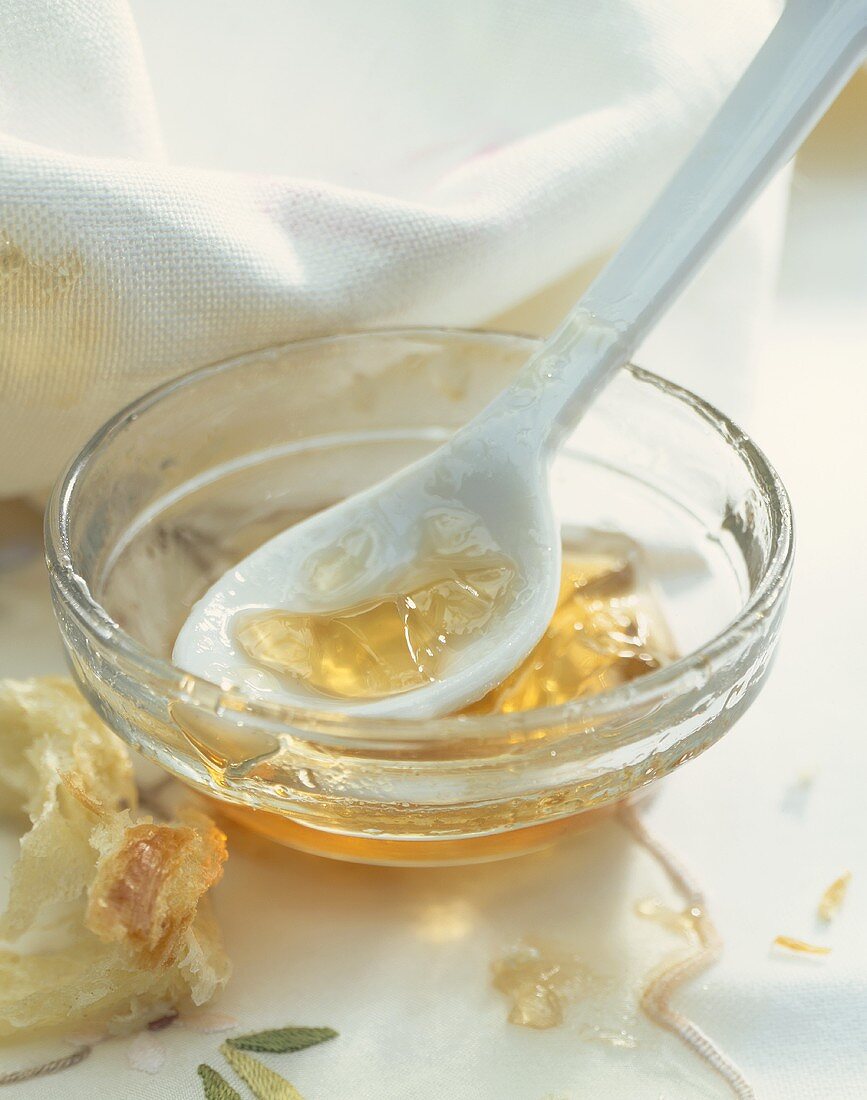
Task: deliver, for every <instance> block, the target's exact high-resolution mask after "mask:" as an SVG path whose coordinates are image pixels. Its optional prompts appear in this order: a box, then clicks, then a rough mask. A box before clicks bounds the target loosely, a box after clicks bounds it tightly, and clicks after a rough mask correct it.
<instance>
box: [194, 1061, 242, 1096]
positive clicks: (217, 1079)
mask: <svg viewBox="0 0 867 1100" xmlns="http://www.w3.org/2000/svg"><path fill="white" fill-rule="evenodd" d="M198 1074H199V1077H201V1079H202V1087H203V1088H204V1090H205V1100H241V1094H240V1092H236V1091H235V1089H233V1088H232V1086H231V1085H230V1084H229V1082H228V1081H227V1080H226V1078H225V1077H221V1076H220V1074H219V1073H217V1071H216V1070H215V1069H211V1067H210V1066H208V1065H205V1063H204V1062H203V1063H202V1065H200V1066H199V1069H198Z"/></svg>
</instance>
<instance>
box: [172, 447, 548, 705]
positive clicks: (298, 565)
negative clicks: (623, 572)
mask: <svg viewBox="0 0 867 1100" xmlns="http://www.w3.org/2000/svg"><path fill="white" fill-rule="evenodd" d="M546 475H547V471H546V469H544V468H543V466H542V465H541V462H540V457H539V455H538V453H537V451H535V450H534V449H532V448H530V447H529V446H527V445H525V446H521V445H520V444H517V445H515V446H511V447H510V446H504V445H502V440H501V436H500V435H499V434H498V433H496V432H491V433H490V434H489V436H488V438H483V437H480V436H479V434H477V433H467V432H461V433H459V434H458V435H457V436H455V438H454V439H453V440H452V441H451V442H449V443H447V444H446V445H445V446H443V447H440V448H439V449H438V450H436V451H434V452H433V454H431V455H429V456H427V457H426V458H423V459H421V460H420V461H418V462H416V463H414V464H413V465H411V466H409V467H407V468H406V469H404V470H401V471H399V472H398V473H397V474H395V475H393V476H392V477H390V478H389V479H388V480H386V481H383V482H380V483H379V484H377V485H375V486H373V487H372V488H370V489H368V490H367V491H366V492H363V493H359V494H356V495H355V496H352V497H350V498H348V499H347V500H345V501H342V502H341V503H339V504H336V505H334V506H332V507H330V508H327V509H325V510H324V511H322V512H319V513H318V514H316V515H314V516H311V517H310V518H309V519H307V520H305V521H304V522H302V523H300V524H297V525H296V526H294V527H290V528H288V529H287V530H285V531H283V532H281V533H280V534H278V535H276V536H275V537H274V538H272V539H271V540H270V541H268V542H266V543H265V544H264V545H263V546H261V547H259V549H258V550H256V551H254V552H253V553H252V554H250V555H249V556H248V557H247V558H245V559H244V560H243V561H242V562H241V563H240V564H239V565H238V566H237V567H235V568H234V569H232V570H230V571H229V572H228V573H226V574H225V575H224V576H223V577H221V578H220V579H219V580H218V581H217V583H216V584H214V585H213V586H212V587H211V588H210V589H209V591H208V592H207V593H206V594H205V595H204V596H203V597H202V599H201V600H199V601H198V603H197V604H196V605H195V607H194V608H193V609H192V611H191V613H190V615H189V617H188V618H187V620H186V622H185V623H184V626H183V627H182V629H181V631H180V633H179V635H178V638H177V641H176V643H175V649H174V660H175V661H176V663H177V664H178V665H180V666H181V667H182V668H185V669H187V670H188V671H190V672H195V673H197V674H199V675H202V676H204V677H205V678H206V679H209V680H211V681H213V682H216V683H220V682H226V683H228V684H238V683H239V682H240V684H241V685H242V686H247V687H250V688H253V689H255V681H256V676H255V671H256V670H250V669H249V665H250V658H249V657H248V656H246V655H245V654H244V653H243V651H242V650H241V647H240V645H239V642H238V638H237V630H236V624H237V623H239V622H243V621H244V620H245V618H248V617H249V616H250V615H251V614H255V613H256V612H257V611H267V610H268V609H270V608H274V607H277V608H285V609H291V610H292V611H293V612H294V613H296V614H304V613H312V614H318V615H321V614H323V613H328V612H338V611H341V610H342V609H345V608H351V607H353V606H358V605H362V606H363V604H364V601H365V599H368V598H369V596H370V593H371V592H373V593H378V594H381V593H393V592H400V590H401V589H402V588H404V589H405V588H407V587H408V586H407V584H406V578H407V577H408V576H410V575H411V574H412V573H413V571H416V572H417V571H418V568H419V563H421V564H422V565H423V566H424V567H425V568H426V569H427V571H428V572H429V573H430V575H431V576H432V577H433V578H435V579H436V578H439V577H442V576H443V575H444V574H445V573H447V572H450V573H452V574H454V568H453V562H454V561H455V559H458V560H459V561H460V562H462V563H463V565H464V566H465V567H467V568H471V567H472V566H473V564H474V563H480V564H481V565H483V566H487V567H488V568H491V564H492V563H493V562H495V561H496V562H499V563H503V565H502V567H503V568H504V570H507V571H508V573H509V576H508V585H507V587H508V591H507V592H505V591H504V592H502V593H501V594H500V595H501V596H503V597H504V598H501V599H498V600H495V601H494V602H493V603H492V604H491V606H490V607H489V608H487V611H488V612H489V615H488V617H487V618H486V620H485V624H484V629H475V630H472V631H471V632H470V633H469V634H468V635H465V636H463V637H460V638H456V639H455V642H456V643H457V645H458V647H459V648H458V651H457V652H456V654H449V655H448V656H449V658H450V665H451V666H453V671H452V667H449V666H448V665H447V672H446V674H445V675H443V676H442V677H439V678H437V679H433V680H431V681H430V682H429V683H426V684H424V686H421V687H417V688H415V689H411V690H407V691H403V692H400V693H397V694H393V695H389V696H386V697H384V698H372V699H360V700H353V699H350V700H347V699H340V698H334V699H330V700H329V705H330V706H331V708H332V709H334V710H336V711H340V712H343V713H364V714H368V715H386V714H387V715H392V716H403V715H406V716H411V715H417V716H419V717H428V716H433V715H437V714H445V713H449V712H450V711H455V710H458V709H460V708H461V707H463V706H464V705H466V704H467V703H470V702H472V701H473V700H475V699H477V698H478V697H479V696H480V695H483V694H484V693H485V692H487V691H488V690H490V689H491V688H493V687H494V686H496V685H497V684H498V683H500V682H501V681H502V680H503V679H504V678H505V677H506V676H507V675H508V674H509V672H511V670H512V669H513V668H514V667H515V665H517V664H518V663H519V662H520V661H521V660H523V658H524V657H525V656H526V655H527V654H528V653H529V652H530V650H531V649H532V648H533V646H534V645H535V644H536V642H537V641H538V639H539V637H540V635H541V634H542V632H543V631H544V629H545V627H546V626H547V624H548V622H549V620H550V618H551V615H552V614H553V611H554V607H555V604H556V600H557V593H558V590H559V584H560V557H561V553H560V531H559V524H558V523H557V521H556V519H555V516H554V511H553V508H552V505H551V501H550V497H549V495H548V493H547V492H546V491H540V485H542V486H544V485H545V479H546ZM469 576H470V577H472V573H470V574H469ZM461 583H462V585H463V588H464V590H466V588H467V585H468V582H467V581H466V579H464V580H462V581H461ZM469 583H471V581H470V582H469ZM239 670H240V671H239ZM251 671H252V672H253V674H254V675H253V676H252V677H251V676H250V673H251ZM269 686H270V687H271V689H272V690H271V693H270V694H271V697H275V696H276V697H279V698H281V699H282V700H283V701H286V702H291V703H295V704H297V705H301V706H305V705H310V704H311V701H315V696H313V697H312V696H311V692H310V691H306V690H305V689H304V685H303V684H301V683H300V681H299V686H298V688H297V690H293V687H292V681H291V680H289V678H288V677H284V678H281V680H280V681H279V683H278V684H277V686H276V688H275V684H274V682H273V681H269Z"/></svg>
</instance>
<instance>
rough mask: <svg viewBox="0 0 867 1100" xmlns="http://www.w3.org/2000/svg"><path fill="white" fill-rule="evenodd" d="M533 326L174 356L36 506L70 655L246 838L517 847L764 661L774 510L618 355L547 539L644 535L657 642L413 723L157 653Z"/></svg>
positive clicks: (646, 769) (584, 818) (701, 736)
mask: <svg viewBox="0 0 867 1100" xmlns="http://www.w3.org/2000/svg"><path fill="white" fill-rule="evenodd" d="M536 343H537V342H536V341H534V340H533V339H530V338H526V337H521V336H515V335H501V334H494V333H482V332H469V331H446V330H425V329H417V330H415V329H414V330H399V331H387V332H370V333H357V334H347V335H341V336H333V337H327V338H322V339H313V340H305V341H300V342H297V343H292V344H287V345H285V346H282V347H277V348H271V349H268V350H265V351H260V352H255V353H253V354H250V355H246V356H243V357H241V358H238V359H234V360H232V361H231V362H226V363H221V364H218V365H216V366H212V367H207V368H204V369H201V370H196V371H194V372H192V373H190V374H187V375H185V376H183V377H181V378H179V379H177V380H176V381H174V382H171V383H169V384H168V385H165V386H162V387H160V388H159V389H157V390H154V391H153V392H151V393H149V394H147V395H146V396H144V397H142V398H141V399H139V400H138V401H136V402H135V403H134V404H133V405H131V406H130V407H129V408H127V409H126V410H125V411H123V412H121V413H119V414H118V415H117V416H116V417H114V419H113V420H111V421H109V423H107V424H106V425H105V426H104V427H103V428H102V429H101V430H100V431H99V432H98V433H97V435H96V436H94V438H93V439H92V440H91V441H90V442H89V443H88V444H87V446H86V447H85V448H84V450H83V451H82V452H81V454H79V455H78V457H77V458H76V459H75V460H74V461H73V462H72V464H71V466H70V468H69V470H68V471H67V473H66V474H65V476H64V477H63V478H62V479H61V481H60V482H59V484H58V486H57V487H56V489H55V492H54V494H53V497H52V500H51V503H50V505H49V509H48V513H47V518H46V530H47V537H46V546H47V558H48V567H49V572H50V577H51V586H52V595H53V599H54V605H55V609H56V613H57V618H58V622H59V624H60V629H61V632H62V635H63V639H64V642H65V645H66V650H67V655H68V659H69V663H70V666H71V669H72V673H73V675H74V677H75V679H76V680H77V682H78V684H79V686H80V687H81V689H82V691H83V692H84V694H85V695H86V697H87V698H88V699H89V700H90V701H91V703H92V704H93V706H94V707H95V708H96V709H97V711H98V712H99V713H100V714H101V715H102V717H103V718H104V719H105V721H106V722H107V723H108V724H109V726H111V727H112V729H114V730H115V731H116V732H117V733H118V734H119V735H120V736H121V737H122V738H123V739H124V740H125V741H126V742H127V743H128V744H130V745H131V746H132V747H133V748H135V749H137V750H138V751H140V752H141V753H143V754H144V755H145V756H147V757H149V758H151V759H152V760H154V761H156V762H157V763H158V764H160V765H161V766H162V767H163V768H165V769H166V770H167V771H169V772H171V773H172V774H173V775H175V776H177V777H178V778H179V779H181V780H183V781H184V782H185V783H187V784H190V785H191V786H193V787H195V788H197V789H198V790H199V791H201V792H203V793H205V794H206V795H209V796H211V797H213V798H216V799H219V800H220V802H221V804H222V807H223V809H224V811H225V812H226V813H228V814H229V815H230V816H233V817H240V818H243V820H244V821H245V822H246V823H247V824H248V825H249V826H251V827H252V828H254V829H258V830H259V831H260V832H263V833H266V834H267V835H269V836H272V837H274V838H276V839H278V840H282V841H283V842H285V843H287V844H290V845H292V846H295V847H298V848H301V849H304V850H307V851H313V852H319V853H322V854H326V855H331V856H335V857H338V858H343V859H353V860H361V861H366V862H388V863H407V864H412V863H448V862H462V861H471V860H484V859H494V858H500V857H503V856H505V855H510V854H516V853H520V852H524V851H528V850H531V849H533V848H536V847H539V846H541V845H544V844H546V843H548V842H550V840H551V839H552V838H553V837H556V836H557V835H559V834H560V833H561V832H563V831H565V830H568V829H573V828H576V827H582V826H584V825H586V824H587V823H589V822H591V821H593V820H595V819H596V818H598V817H599V816H600V815H601V814H604V813H606V812H607V811H609V810H610V809H611V808H612V807H614V806H615V805H616V804H617V803H618V802H619V801H621V800H623V799H626V798H629V797H632V796H635V795H636V794H637V793H638V792H639V791H641V790H643V789H644V788H646V787H647V786H648V784H651V783H653V782H654V781H655V780H657V779H659V778H660V777H661V776H664V775H665V774H666V773H668V772H670V771H671V770H672V769H673V768H676V767H678V766H679V765H680V764H682V763H684V761H686V760H689V759H690V758H691V757H693V756H696V755H698V753H700V752H703V751H704V750H705V749H706V748H708V747H709V746H710V745H712V744H713V743H714V742H715V741H716V740H718V739H719V738H720V737H721V736H722V735H723V734H724V733H725V732H726V730H728V729H729V727H730V726H731V725H732V724H733V723H734V722H735V721H736V720H737V718H738V717H739V716H740V715H741V714H743V712H744V711H745V710H746V708H747V707H748V706H749V705H750V704H751V703H752V701H753V699H754V698H755V697H756V694H757V692H758V690H759V688H760V687H761V685H762V683H763V681H764V679H765V676H766V675H767V672H768V669H769V666H770V663H771V658H772V655H773V652H774V648H775V644H776V642H777V638H778V634H779V630H780V623H781V619H782V615H783V611H784V606H785V602H786V594H787V589H788V584H789V577H790V572H791V567H792V551H793V543H792V516H791V510H790V505H789V501H788V498H787V495H786V492H785V490H784V488H783V486H782V484H781V483H780V480H779V478H778V477H777V475H776V474H775V472H774V470H773V469H772V468H771V466H770V465H769V464H768V462H767V460H766V459H765V458H764V456H763V455H762V453H761V452H760V451H759V450H758V449H757V448H756V446H755V445H754V444H753V443H752V442H751V441H750V440H749V439H748V438H747V437H746V436H745V435H744V433H743V432H741V431H740V430H739V429H738V428H736V427H735V426H734V425H733V424H731V423H730V422H729V421H728V420H727V419H726V418H725V417H724V416H723V415H722V414H721V413H719V412H717V411H716V410H715V409H713V408H711V407H710V406H709V405H707V404H705V403H704V402H703V401H701V400H699V399H698V398H696V397H694V396H693V395H692V394H690V393H688V392H687V391H685V390H683V389H681V388H680V387H678V386H675V385H673V384H672V383H670V382H667V381H664V380H663V379H661V378H658V377H656V376H654V375H652V374H649V373H647V372H646V371H643V370H640V369H639V368H637V367H629V368H627V369H624V370H623V371H621V372H620V373H619V375H618V376H617V377H616V378H615V380H614V381H613V382H612V383H611V385H610V386H609V387H608V389H607V390H606V391H605V392H604V394H603V395H602V396H601V397H600V399H599V400H598V402H597V403H596V404H595V405H594V407H593V409H592V410H591V411H590V413H589V414H588V415H587V416H586V418H585V419H584V421H582V423H581V425H580V426H579V428H578V429H577V430H576V432H575V433H574V434H573V436H572V438H571V439H570V440H569V441H568V443H567V445H566V447H565V448H564V450H563V452H562V454H561V455H560V456H559V457H558V459H557V461H556V463H555V466H554V470H553V479H554V492H555V498H556V501H557V505H558V508H559V511H560V514H561V515H562V518H563V522H564V525H565V529H566V530H567V532H569V533H570V538H574V539H577V540H578V541H579V542H580V541H581V537H582V532H585V533H586V532H587V531H588V530H593V531H597V532H598V531H602V532H612V531H613V532H618V533H619V534H622V535H625V536H627V537H629V538H630V539H633V540H635V541H636V542H637V543H639V544H640V545H641V546H642V547H644V559H645V566H646V568H647V570H648V571H649V573H650V575H651V576H652V582H653V584H654V586H655V590H656V592H657V593H658V595H659V598H660V601H661V603H662V606H663V610H664V614H665V616H666V619H667V623H668V626H669V628H670V631H671V633H672V635H673V637H674V641H675V644H676V646H677V651H678V652H679V653H682V654H684V656H683V657H681V658H680V659H678V660H676V661H674V662H673V663H672V664H670V665H668V666H667V667H665V668H663V669H661V670H659V671H656V672H653V673H650V674H648V675H646V676H643V677H641V678H639V679H637V680H634V681H632V682H631V683H629V684H628V685H626V686H623V687H619V688H616V689H614V690H610V691H607V692H604V693H602V694H599V695H596V696H594V697H592V698H587V699H583V700H580V701H576V702H573V703H570V704H568V705H565V706H558V707H551V708H547V709H544V710H535V711H528V712H525V713H518V714H508V715H493V716H484V717H479V716H476V717H465V716H456V717H446V718H440V719H435V720H430V719H428V720H422V719H418V720H383V719H374V718H366V719H361V718H356V717H347V716H341V715H337V714H335V713H330V712H329V711H328V710H327V708H326V707H324V706H323V707H322V708H321V709H313V708H311V709H297V708H287V707H284V706H281V705H279V704H277V703H274V702H269V701H260V700H254V699H252V698H250V697H249V696H245V695H244V694H243V693H242V692H240V691H238V690H237V689H234V688H233V687H232V686H231V685H228V684H224V685H216V684H212V683H208V682H206V681H203V680H200V679H197V678H196V677H195V676H192V675H188V674H186V673H184V672H182V671H181V670H179V669H178V668H176V667H174V666H173V665H172V663H171V659H170V655H171V649H172V645H173V642H174V638H175V635H176V633H177V630H178V628H179V627H180V624H181V622H182V621H183V619H184V618H185V616H186V614H187V611H188V609H189V607H190V606H191V604H192V603H193V602H194V601H195V600H196V599H197V598H198V597H199V596H200V595H201V594H202V593H203V592H204V591H205V589H206V588H207V587H208V586H209V584H210V583H211V582H212V581H213V580H214V579H215V578H216V577H217V576H219V575H220V574H222V573H223V572H224V571H225V570H226V569H227V568H229V567H230V566H231V565H232V564H233V563H234V562H236V561H237V560H238V559H239V558H241V557H242V556H244V555H245V554H247V553H248V552H249V551H250V550H252V549H253V548H254V547H255V546H257V545H259V544H260V543H261V542H263V541H264V540H265V539H266V538H268V537H270V535H271V534H273V533H275V532H276V531H278V530H280V529H282V528H283V527H285V526H286V525H287V524H289V523H292V522H294V521H296V520H297V519H299V518H301V517H303V516H305V515H308V514H310V513H311V512H313V511H316V510H317V509H319V508H322V507H324V506H326V505H328V504H330V503H332V502H334V501H336V500H338V499H340V498H341V497H343V496H345V495H347V494H348V493H352V492H356V491H358V490H360V489H362V488H363V487H364V486H366V485H368V484H370V483H372V482H373V481H375V480H377V479H380V478H382V477H384V476H386V475H387V474H389V473H391V472H392V471H393V470H395V469H397V468H398V467H400V466H402V465H405V464H406V463H407V462H409V461H412V460H413V459H415V458H418V457H420V456H421V455H422V454H424V453H426V452H427V451H429V450H430V449H431V448H433V447H435V446H437V445H438V444H439V443H440V442H441V441H443V440H444V439H446V438H447V437H448V436H449V434H450V433H451V432H453V431H454V430H455V429H456V428H457V427H458V426H459V425H461V424H462V423H464V422H465V421H466V420H467V419H469V418H470V417H471V416H472V415H473V414H474V413H475V412H477V411H478V410H479V409H480V408H481V407H482V406H483V405H484V404H485V403H486V402H487V401H488V400H489V399H490V398H491V397H492V396H493V395H494V393H495V392H497V391H498V390H499V389H500V388H502V387H503V386H504V385H505V384H506V382H507V381H508V379H509V378H510V377H511V376H512V375H513V374H514V373H515V371H516V370H517V369H518V368H519V367H520V366H521V364H522V363H523V362H524V361H525V360H526V358H527V356H528V355H529V354H530V353H531V352H532V351H533V350H534V348H535V347H536Z"/></svg>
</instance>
